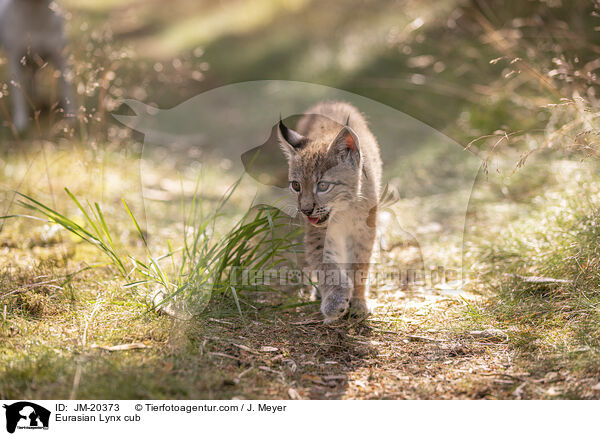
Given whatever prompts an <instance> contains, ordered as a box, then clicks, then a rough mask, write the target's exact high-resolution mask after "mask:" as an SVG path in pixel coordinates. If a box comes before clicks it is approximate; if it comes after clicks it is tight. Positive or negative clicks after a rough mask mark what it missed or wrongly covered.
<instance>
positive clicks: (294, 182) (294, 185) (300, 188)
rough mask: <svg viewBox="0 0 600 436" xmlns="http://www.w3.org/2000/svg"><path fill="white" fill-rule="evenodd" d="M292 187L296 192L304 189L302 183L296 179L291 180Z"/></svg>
mask: <svg viewBox="0 0 600 436" xmlns="http://www.w3.org/2000/svg"><path fill="white" fill-rule="evenodd" d="M290 188H291V189H292V191H294V192H300V191H301V190H302V186H300V183H298V182H296V181H295V180H294V181H291V182H290Z"/></svg>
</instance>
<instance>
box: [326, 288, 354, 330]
mask: <svg viewBox="0 0 600 436" xmlns="http://www.w3.org/2000/svg"><path fill="white" fill-rule="evenodd" d="M349 306H350V297H349V296H348V293H347V292H344V290H342V289H336V290H333V291H331V292H330V293H328V294H327V295H326V296H325V298H323V301H322V302H321V313H323V315H324V316H325V323H326V324H327V323H330V322H332V321H335V320H336V319H339V318H340V317H342V316H344V315H345V314H346V312H348V307H349Z"/></svg>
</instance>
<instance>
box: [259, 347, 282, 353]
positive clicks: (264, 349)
mask: <svg viewBox="0 0 600 436" xmlns="http://www.w3.org/2000/svg"><path fill="white" fill-rule="evenodd" d="M260 351H262V352H264V353H274V352H275V351H279V349H278V348H275V347H269V346H264V347H260Z"/></svg>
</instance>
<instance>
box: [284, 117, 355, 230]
mask: <svg viewBox="0 0 600 436" xmlns="http://www.w3.org/2000/svg"><path fill="white" fill-rule="evenodd" d="M328 127H330V128H322V129H320V132H319V134H318V135H315V134H312V135H311V136H315V137H306V136H303V135H301V134H300V133H298V132H296V131H294V130H292V129H289V128H288V127H286V126H285V124H283V121H280V122H279V126H278V137H279V138H278V139H279V144H280V147H281V149H282V150H283V153H284V154H285V156H286V158H287V161H288V176H289V177H288V180H289V184H290V185H289V186H290V190H291V191H292V195H295V196H296V197H297V201H298V211H300V212H302V213H303V214H304V215H305V216H306V219H307V220H308V222H309V223H310V224H312V225H314V226H317V227H324V226H326V225H327V222H328V220H329V218H330V217H333V219H335V218H336V216H338V217H339V216H341V215H343V213H348V212H351V210H350V209H351V208H352V204H353V203H354V201H355V200H357V199H358V198H359V197H360V181H361V171H362V162H361V156H360V149H359V141H358V137H357V135H356V133H355V132H354V131H353V130H352V129H351V128H350V127H349V126H348V125H346V126H341V125H339V124H337V123H335V130H332V128H331V124H330V125H329V126H328ZM312 131H313V132H314V131H315V130H312Z"/></svg>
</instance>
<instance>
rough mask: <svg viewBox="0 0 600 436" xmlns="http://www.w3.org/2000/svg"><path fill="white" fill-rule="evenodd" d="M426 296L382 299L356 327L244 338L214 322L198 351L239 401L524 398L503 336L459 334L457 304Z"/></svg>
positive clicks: (296, 321) (257, 326) (263, 332)
mask: <svg viewBox="0 0 600 436" xmlns="http://www.w3.org/2000/svg"><path fill="white" fill-rule="evenodd" d="M433 292H434V291H432V292H427V293H425V292H421V293H419V292H412V293H410V294H407V293H404V292H398V293H397V294H396V295H388V296H387V298H385V301H381V302H380V303H379V305H378V307H377V308H376V310H375V313H374V315H373V316H372V318H371V319H369V320H368V321H364V322H359V323H356V324H352V321H346V322H344V323H341V324H339V325H337V326H324V325H323V324H322V322H321V321H320V318H319V314H318V313H310V312H307V311H301V310H298V311H293V312H288V313H284V314H281V316H277V317H274V318H272V319H269V320H268V321H265V320H263V321H258V320H256V321H250V322H249V323H248V327H247V330H245V329H244V328H243V327H241V326H239V325H238V324H237V323H236V324H229V322H231V321H226V323H223V322H216V321H213V324H214V325H213V328H212V330H213V332H214V334H215V336H212V335H207V337H206V339H205V343H204V347H205V349H206V352H207V354H208V356H209V357H210V358H211V359H212V360H213V361H214V364H215V365H216V366H217V367H218V368H220V369H224V370H226V371H227V372H230V373H231V375H232V378H231V383H232V384H233V385H235V386H236V389H235V390H239V394H236V395H235V396H237V397H243V398H310V399H376V398H378V399H451V398H513V399H515V398H522V397H524V396H525V395H526V394H525V392H526V391H527V389H526V388H527V386H528V384H530V383H531V381H530V380H529V378H530V374H528V373H524V372H523V371H522V370H521V369H520V368H519V367H518V366H517V365H515V364H514V363H513V361H512V359H511V353H510V352H509V351H508V344H507V337H506V335H503V334H502V333H501V332H498V331H493V330H489V331H483V332H482V331H471V332H470V334H469V333H464V332H463V333H461V332H459V331H457V330H456V328H453V325H456V324H460V325H464V322H463V321H462V320H459V319H458V317H459V316H461V315H463V316H464V313H461V312H462V308H463V307H464V303H462V302H461V301H462V300H460V299H459V298H457V297H448V296H446V295H443V294H441V293H439V292H438V293H437V294H434V293H433ZM207 328H210V327H207ZM546 389H547V387H546ZM556 392H558V391H556ZM550 394H552V392H550Z"/></svg>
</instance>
